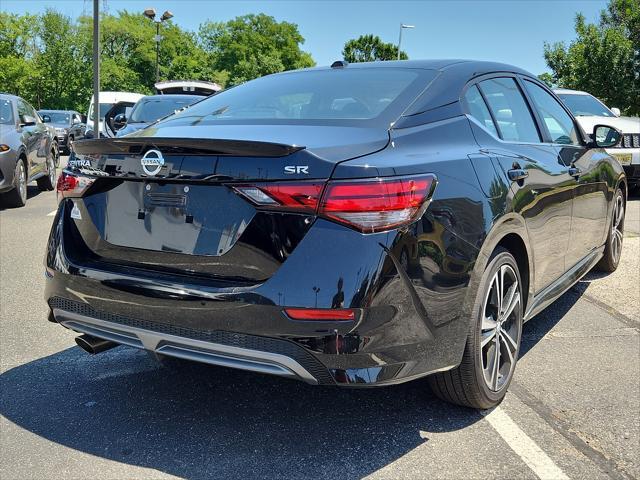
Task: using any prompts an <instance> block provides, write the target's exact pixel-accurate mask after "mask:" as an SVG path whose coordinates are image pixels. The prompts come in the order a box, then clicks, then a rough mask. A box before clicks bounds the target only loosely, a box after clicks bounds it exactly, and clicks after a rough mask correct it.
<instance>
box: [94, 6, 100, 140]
mask: <svg viewBox="0 0 640 480" xmlns="http://www.w3.org/2000/svg"><path fill="white" fill-rule="evenodd" d="M99 4H100V0H93V134H94V138H100V5H99Z"/></svg>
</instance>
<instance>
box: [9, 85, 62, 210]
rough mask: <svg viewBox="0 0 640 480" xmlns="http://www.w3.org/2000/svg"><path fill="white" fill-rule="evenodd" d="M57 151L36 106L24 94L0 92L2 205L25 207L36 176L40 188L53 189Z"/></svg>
mask: <svg viewBox="0 0 640 480" xmlns="http://www.w3.org/2000/svg"><path fill="white" fill-rule="evenodd" d="M45 120H46V119H45ZM57 155H58V150H57V147H56V144H55V142H54V141H53V137H52V135H51V132H50V131H49V129H48V128H47V126H46V125H45V124H44V123H43V121H42V119H41V118H40V116H39V115H38V114H37V113H36V111H35V109H34V108H33V107H32V106H31V105H29V104H28V103H27V102H26V101H24V100H23V99H22V98H20V97H16V96H15V95H8V94H4V93H0V206H2V207H22V206H23V205H24V204H25V203H26V201H27V184H28V183H29V182H31V181H33V180H35V181H36V182H37V183H38V188H39V189H40V190H53V189H54V187H55V184H56V167H55V159H56V156H57Z"/></svg>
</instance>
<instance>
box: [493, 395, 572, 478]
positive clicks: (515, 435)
mask: <svg viewBox="0 0 640 480" xmlns="http://www.w3.org/2000/svg"><path fill="white" fill-rule="evenodd" d="M484 417H485V418H486V419H487V421H488V422H489V424H491V426H492V427H493V428H494V429H495V431H496V432H498V433H499V434H500V436H501V437H502V438H503V440H504V441H505V442H507V445H509V447H511V449H512V450H513V451H514V452H515V453H516V454H517V455H518V456H519V457H520V458H521V459H522V460H523V461H524V463H526V464H527V466H528V467H529V468H530V469H531V470H532V471H533V473H535V474H536V475H537V476H538V478H540V480H547V479H549V480H551V479H553V480H569V477H567V476H566V475H565V474H564V472H563V471H562V470H560V468H559V467H558V466H557V465H556V464H555V463H553V460H551V459H550V458H549V456H548V455H547V454H546V453H544V452H543V451H542V449H541V448H540V447H539V446H538V445H537V444H536V442H534V441H533V440H531V438H529V436H528V435H527V434H526V433H524V432H523V431H522V430H521V429H520V427H518V425H516V424H515V422H514V421H513V420H511V417H509V415H507V414H506V412H505V411H504V410H502V409H501V408H500V407H496V408H494V409H493V410H491V411H490V412H488V413H485V414H484Z"/></svg>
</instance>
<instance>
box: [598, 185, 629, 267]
mask: <svg viewBox="0 0 640 480" xmlns="http://www.w3.org/2000/svg"><path fill="white" fill-rule="evenodd" d="M624 214H625V201H624V195H623V193H622V189H620V188H617V189H616V194H615V195H614V197H613V212H612V214H611V224H610V225H609V232H608V234H607V243H605V245H604V255H603V256H602V258H601V259H600V261H599V262H598V263H597V265H596V270H599V271H601V272H607V273H612V272H615V271H616V269H617V268H618V264H619V263H620V257H621V256H622V241H623V239H624Z"/></svg>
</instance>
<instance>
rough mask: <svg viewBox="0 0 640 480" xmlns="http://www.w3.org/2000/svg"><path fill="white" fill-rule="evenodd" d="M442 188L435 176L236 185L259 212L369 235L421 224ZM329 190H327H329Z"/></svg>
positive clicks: (236, 189) (237, 190)
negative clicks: (306, 216) (317, 220)
mask: <svg viewBox="0 0 640 480" xmlns="http://www.w3.org/2000/svg"><path fill="white" fill-rule="evenodd" d="M435 186H436V178H435V177H434V176H433V175H430V174H427V175H413V176H407V177H381V178H369V179H362V180H333V181H330V182H328V183H327V184H326V185H325V184H323V183H320V182H283V183H275V182H274V183H259V184H252V185H234V186H233V188H234V190H235V191H236V192H238V193H240V194H241V195H242V196H244V197H245V198H247V199H248V200H249V201H251V202H252V203H253V204H254V205H256V206H257V207H259V208H266V209H270V210H286V211H292V212H299V213H310V214H317V215H319V216H321V217H324V218H328V219H331V220H333V221H336V222H340V223H343V224H346V225H348V226H350V227H352V228H354V229H356V230H359V231H361V232H363V233H374V232H381V231H384V230H389V229H391V228H397V227H399V226H402V225H406V224H409V223H411V222H412V221H414V220H415V219H417V218H418V217H419V216H420V215H422V213H423V212H424V210H425V209H426V208H427V206H428V204H429V200H430V199H431V196H432V195H433V191H434V189H435ZM323 189H324V190H323Z"/></svg>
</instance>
